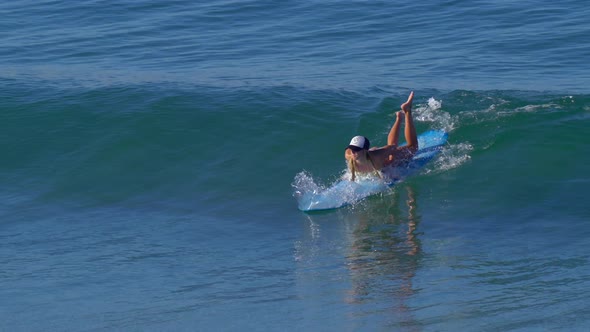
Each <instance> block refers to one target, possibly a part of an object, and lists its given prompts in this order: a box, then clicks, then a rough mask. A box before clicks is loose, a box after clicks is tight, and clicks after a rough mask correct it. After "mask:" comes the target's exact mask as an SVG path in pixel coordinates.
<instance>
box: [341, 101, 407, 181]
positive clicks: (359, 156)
mask: <svg viewBox="0 0 590 332" xmlns="http://www.w3.org/2000/svg"><path fill="white" fill-rule="evenodd" d="M413 100H414V92H413V91H412V92H411V93H410V96H409V97H408V100H407V101H406V102H405V103H403V104H402V105H401V109H402V110H401V111H398V112H396V119H395V123H394V124H393V126H392V127H391V130H390V131H389V135H388V136H387V145H386V146H383V147H380V148H372V149H370V146H371V143H370V142H369V139H368V138H366V137H364V136H355V137H353V138H352V140H351V141H350V144H349V145H348V147H347V148H346V150H345V152H344V158H346V161H347V163H348V169H349V170H350V173H351V174H352V177H351V180H352V181H354V180H355V179H356V173H371V172H377V174H379V176H381V173H380V171H381V169H383V168H384V167H387V166H389V165H392V164H398V163H401V162H403V161H407V160H409V159H411V158H412V157H413V156H414V153H416V151H417V150H418V138H417V136H416V128H415V127H414V121H413V119H412V101H413ZM402 118H405V129H404V136H405V138H406V141H407V142H408V144H407V145H405V146H403V147H398V146H397V142H398V136H399V127H400V125H401V122H402Z"/></svg>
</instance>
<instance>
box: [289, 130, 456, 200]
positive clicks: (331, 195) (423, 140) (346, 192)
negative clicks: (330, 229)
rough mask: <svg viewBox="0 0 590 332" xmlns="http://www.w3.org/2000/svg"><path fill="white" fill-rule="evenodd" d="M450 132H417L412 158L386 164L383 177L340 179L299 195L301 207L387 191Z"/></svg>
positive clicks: (435, 150) (428, 157) (433, 152)
mask: <svg viewBox="0 0 590 332" xmlns="http://www.w3.org/2000/svg"><path fill="white" fill-rule="evenodd" d="M447 138H448V134H447V133H446V132H444V131H440V130H430V131H427V132H425V133H422V134H421V135H419V136H418V147H419V149H418V151H417V152H416V154H415V155H414V157H413V158H412V160H411V161H409V162H408V163H407V164H406V165H404V166H400V167H388V168H384V169H383V170H382V171H381V172H382V174H383V175H384V178H383V179H381V178H378V177H376V176H366V177H360V176H359V177H358V179H357V181H355V182H353V181H349V180H346V179H342V180H339V181H337V182H335V183H334V184H332V186H330V187H329V188H326V189H318V190H313V191H309V192H301V193H299V194H298V195H297V201H298V207H299V209H300V210H301V211H319V210H329V209H336V208H339V207H343V206H346V205H349V204H353V203H356V202H358V201H360V200H362V199H364V198H366V197H369V196H372V195H375V194H378V193H382V192H385V191H387V190H388V189H389V188H390V187H392V186H393V185H395V184H396V183H397V182H399V181H401V180H403V179H404V178H406V177H408V176H410V175H412V174H414V173H416V172H417V171H418V170H420V169H421V168H422V167H424V165H426V164H427V163H428V162H429V161H431V160H432V159H433V158H434V157H435V156H436V155H437V154H438V153H439V152H440V150H441V149H442V147H443V146H444V144H446V142H447Z"/></svg>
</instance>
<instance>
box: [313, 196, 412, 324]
mask: <svg viewBox="0 0 590 332" xmlns="http://www.w3.org/2000/svg"><path fill="white" fill-rule="evenodd" d="M417 198H418V194H417V190H416V188H415V187H414V186H412V185H410V184H404V185H400V186H399V187H396V189H395V190H394V191H393V193H391V194H390V195H386V196H383V197H375V198H373V199H369V200H367V201H364V202H362V203H360V204H357V205H355V206H353V207H350V208H346V209H342V210H338V211H336V212H334V214H333V215H332V216H330V215H328V214H320V215H308V216H307V218H308V220H309V233H308V236H310V239H309V241H310V242H309V243H308V244H309V246H308V247H307V248H306V249H304V251H307V254H308V255H309V256H308V257H303V258H302V259H303V260H309V261H308V262H307V263H309V262H311V261H315V263H312V264H307V265H308V266H307V268H308V270H307V272H306V273H310V272H309V271H310V270H309V268H310V267H311V268H313V269H312V272H313V273H315V274H316V278H315V279H316V280H315V281H314V283H315V282H317V281H318V279H321V280H320V281H319V283H320V284H322V283H323V282H324V280H325V279H329V280H331V281H337V282H339V283H340V284H341V288H342V289H340V292H339V293H338V294H336V295H337V296H339V298H340V299H341V301H342V302H343V303H344V304H345V305H346V306H347V307H348V308H349V309H350V310H351V312H350V315H351V317H350V318H351V319H352V320H355V321H357V320H358V319H359V318H361V317H365V318H370V319H371V320H372V319H377V320H379V321H381V324H384V325H391V326H395V327H404V328H409V329H410V330H411V329H412V328H413V327H418V325H419V324H418V323H417V322H416V320H415V319H414V317H413V313H412V308H411V305H410V304H409V302H410V301H411V299H412V296H413V295H414V294H416V293H417V292H418V290H417V289H416V288H415V287H414V285H413V279H414V277H415V275H416V273H417V271H418V269H419V268H420V263H421V260H422V257H423V252H422V247H421V243H420V239H419V236H420V232H419V225H420V214H419V209H418V203H417ZM334 219H337V220H334ZM328 220H329V221H328ZM335 223H337V225H335ZM334 261H338V262H342V265H340V268H333V269H335V271H331V272H334V273H336V274H337V275H338V276H332V277H326V276H323V275H322V274H324V273H325V272H326V271H325V266H322V263H323V264H326V263H330V262H334ZM322 270H323V271H322ZM330 278H331V279H330ZM314 286H315V287H318V288H321V287H322V286H321V285H317V284H316V285H314ZM342 302H341V303H342ZM361 320H362V319H361ZM383 320H385V321H383ZM363 325H364V323H363Z"/></svg>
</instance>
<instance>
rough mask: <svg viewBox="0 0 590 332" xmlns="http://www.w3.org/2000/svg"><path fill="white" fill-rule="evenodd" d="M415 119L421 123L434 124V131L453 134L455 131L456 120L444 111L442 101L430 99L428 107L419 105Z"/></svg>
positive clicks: (415, 112) (415, 111)
mask: <svg viewBox="0 0 590 332" xmlns="http://www.w3.org/2000/svg"><path fill="white" fill-rule="evenodd" d="M414 119H415V120H416V121H420V122H432V123H433V129H439V130H444V131H445V132H447V133H448V132H451V131H453V130H454V129H455V127H456V125H455V122H456V119H454V118H453V117H452V116H451V114H449V113H447V112H444V111H443V110H442V100H436V99H434V97H430V98H429V99H428V102H427V104H426V105H419V106H417V107H416V108H415V110H414Z"/></svg>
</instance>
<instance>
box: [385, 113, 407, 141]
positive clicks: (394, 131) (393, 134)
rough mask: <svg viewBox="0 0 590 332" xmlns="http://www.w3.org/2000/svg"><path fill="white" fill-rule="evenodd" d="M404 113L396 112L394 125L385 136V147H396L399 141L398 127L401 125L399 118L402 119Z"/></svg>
mask: <svg viewBox="0 0 590 332" xmlns="http://www.w3.org/2000/svg"><path fill="white" fill-rule="evenodd" d="M403 116H404V112H403V111H398V112H396V113H395V123H394V124H393V126H392V127H391V130H390V131H389V135H387V145H396V146H397V143H398V141H399V126H400V125H401V118H403Z"/></svg>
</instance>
